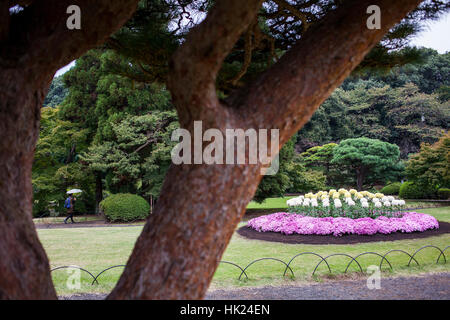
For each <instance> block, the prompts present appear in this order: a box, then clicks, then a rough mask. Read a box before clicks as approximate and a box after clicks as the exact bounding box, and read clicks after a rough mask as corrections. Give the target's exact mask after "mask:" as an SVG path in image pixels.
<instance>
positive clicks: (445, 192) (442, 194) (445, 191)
mask: <svg viewBox="0 0 450 320" xmlns="http://www.w3.org/2000/svg"><path fill="white" fill-rule="evenodd" d="M437 193H438V197H439V199H441V200H447V199H449V198H450V189H449V188H440V189H439V190H438V191H437Z"/></svg>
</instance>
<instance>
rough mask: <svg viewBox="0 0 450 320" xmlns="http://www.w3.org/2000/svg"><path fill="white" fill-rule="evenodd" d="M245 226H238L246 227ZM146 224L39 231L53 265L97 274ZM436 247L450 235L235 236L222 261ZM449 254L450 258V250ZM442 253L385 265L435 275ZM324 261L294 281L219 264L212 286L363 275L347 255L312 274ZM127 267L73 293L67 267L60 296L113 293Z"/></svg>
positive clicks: (302, 269) (304, 267)
mask: <svg viewBox="0 0 450 320" xmlns="http://www.w3.org/2000/svg"><path fill="white" fill-rule="evenodd" d="M420 212H424V213H429V214H432V215H434V216H435V217H436V218H437V219H438V220H440V221H449V222H450V207H443V208H435V209H423V210H420ZM243 224H244V223H241V224H240V225H239V227H240V226H242V225H243ZM141 229H142V226H131V227H101V228H70V229H69V228H68V229H40V230H38V234H39V237H40V239H41V241H42V243H43V245H44V247H45V249H46V251H47V254H48V256H49V259H50V263H51V266H52V267H57V266H63V265H77V266H79V267H82V268H85V269H87V270H89V271H90V272H91V273H93V274H94V275H96V274H98V273H99V272H101V271H102V270H103V269H105V268H108V267H110V266H113V265H120V264H125V263H126V261H127V259H128V256H129V254H130V252H131V250H132V248H133V245H134V243H135V241H136V238H137V237H138V235H139V233H140V231H141ZM430 244H431V245H435V246H438V247H440V248H441V249H444V248H445V247H446V246H448V245H450V234H446V235H441V236H437V237H430V238H425V239H418V240H400V241H392V242H373V243H366V244H354V245H294V244H282V243H271V242H264V241H259V240H248V239H245V238H243V237H241V236H239V235H238V234H235V235H234V236H233V238H232V240H231V242H230V244H229V246H228V248H227V250H226V251H225V254H224V256H223V258H222V260H224V261H230V262H233V263H236V264H238V265H240V266H241V267H242V268H244V267H245V266H247V265H248V264H249V263H250V262H251V261H253V260H255V259H259V258H264V257H271V258H276V259H281V260H283V261H285V262H289V260H290V259H291V258H292V257H293V256H294V255H296V254H298V253H300V252H308V251H312V252H316V253H318V254H320V255H322V256H326V255H330V254H334V253H347V254H350V255H352V256H356V255H357V254H359V253H362V252H365V251H372V252H377V253H380V254H384V253H386V252H388V251H389V250H392V249H402V250H405V251H407V252H409V253H411V254H412V253H414V252H415V251H416V250H417V249H419V248H420V247H422V246H425V245H430ZM445 253H446V255H447V256H448V259H450V250H447V251H446V252H445ZM438 255H439V251H438V250H436V249H433V248H427V249H425V250H423V251H421V252H419V253H418V254H417V255H416V259H417V260H418V261H419V263H420V266H419V267H417V266H415V263H414V261H413V262H412V263H411V267H406V265H407V263H408V260H409V257H408V256H406V255H403V254H401V253H392V254H390V255H389V256H388V259H389V261H390V262H391V264H392V266H393V271H390V270H389V268H388V265H387V264H386V263H385V262H384V263H383V270H385V271H384V274H386V275H394V276H396V275H408V274H420V273H430V272H449V271H450V262H447V264H444V263H443V261H444V260H443V259H442V257H441V259H440V261H439V263H438V264H436V259H437V257H438ZM380 259H381V258H380V257H377V256H372V255H367V256H362V257H360V258H358V262H360V264H361V266H362V267H363V269H364V271H365V270H366V268H367V267H368V266H369V265H379V263H380ZM319 261H320V259H319V258H318V257H315V256H312V255H303V256H300V257H298V258H297V259H295V260H294V261H293V262H292V264H291V267H292V269H293V271H294V273H295V279H293V278H291V277H284V278H283V276H282V274H283V272H284V269H285V266H284V265H283V264H282V263H280V262H276V261H273V260H264V261H260V262H257V263H255V264H253V265H251V266H250V267H249V268H248V269H247V270H246V272H247V274H248V276H249V279H248V280H243V281H239V280H237V278H238V277H239V275H240V270H239V269H237V268H236V267H234V266H232V265H229V264H220V266H219V268H218V269H217V271H216V274H215V276H214V279H213V282H212V284H211V287H212V288H219V287H220V288H223V287H236V286H262V285H269V284H270V285H285V284H293V283H298V282H305V281H308V282H309V281H328V280H329V279H333V278H355V277H361V276H362V275H359V273H357V272H356V271H357V270H358V267H357V265H356V264H355V263H354V262H353V263H352V264H351V266H350V268H349V272H348V273H347V274H345V275H344V274H343V272H344V270H345V268H346V266H347V264H348V263H349V262H350V259H349V258H346V257H340V256H338V257H332V258H330V259H329V260H328V261H329V264H330V267H331V269H332V271H333V273H332V275H329V273H328V269H327V267H326V265H325V264H324V263H322V264H321V265H320V266H319V268H318V269H317V272H316V275H317V276H314V277H312V276H311V274H312V272H313V270H314V267H315V266H316V265H317V263H318V262H319ZM122 270H123V269H122V268H115V269H111V270H109V271H107V272H105V273H104V274H102V275H101V276H100V277H99V285H93V286H91V282H92V278H90V276H89V275H88V274H86V273H84V272H81V275H82V281H81V288H80V289H79V290H69V289H68V288H67V285H66V283H67V279H68V277H69V276H70V273H68V270H67V269H60V270H57V271H54V272H53V273H52V274H53V279H54V283H55V286H56V289H57V291H58V293H59V294H69V293H75V292H108V291H110V290H111V289H112V287H113V286H114V284H115V283H116V281H117V279H118V277H119V275H120V273H121V272H122Z"/></svg>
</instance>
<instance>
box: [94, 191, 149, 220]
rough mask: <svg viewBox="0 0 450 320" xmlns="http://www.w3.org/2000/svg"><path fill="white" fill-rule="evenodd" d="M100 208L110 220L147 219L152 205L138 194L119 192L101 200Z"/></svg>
mask: <svg viewBox="0 0 450 320" xmlns="http://www.w3.org/2000/svg"><path fill="white" fill-rule="evenodd" d="M100 210H101V211H102V213H103V214H104V215H105V217H106V219H108V220H109V221H134V220H141V219H145V218H146V217H147V215H148V213H149V211H150V205H149V204H148V202H147V201H146V200H145V199H144V198H142V197H140V196H138V195H135V194H130V193H117V194H113V195H110V196H109V197H107V198H106V199H105V200H103V201H102V202H100Z"/></svg>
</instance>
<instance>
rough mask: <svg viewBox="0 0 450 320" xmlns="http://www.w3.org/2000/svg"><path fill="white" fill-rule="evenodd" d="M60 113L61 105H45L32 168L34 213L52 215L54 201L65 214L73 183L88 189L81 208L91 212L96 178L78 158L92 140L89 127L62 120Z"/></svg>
mask: <svg viewBox="0 0 450 320" xmlns="http://www.w3.org/2000/svg"><path fill="white" fill-rule="evenodd" d="M59 113H60V108H59V107H58V108H51V107H45V108H42V109H41V128H40V137H39V140H38V142H37V145H36V151H35V156H34V162H33V170H32V185H33V198H34V205H33V215H34V216H45V215H48V214H49V210H48V208H49V205H50V203H51V202H53V203H55V204H56V206H55V207H54V209H55V211H56V212H58V213H59V214H62V213H63V212H64V211H65V210H64V208H63V203H64V199H65V197H66V191H67V190H68V188H71V187H77V188H80V189H82V190H83V191H84V193H83V196H82V197H81V198H80V201H78V206H77V208H76V209H80V210H77V212H80V213H81V212H82V213H86V212H91V211H92V208H93V205H92V194H91V190H92V183H93V178H92V175H91V174H90V172H89V170H88V168H85V167H84V166H82V165H81V164H80V163H79V162H78V159H79V153H78V152H79V150H83V149H84V148H86V146H87V143H88V131H87V130H84V129H80V128H79V127H77V125H76V124H75V123H71V122H69V121H63V120H61V119H60V117H59ZM90 203H91V204H90ZM82 210H86V211H82Z"/></svg>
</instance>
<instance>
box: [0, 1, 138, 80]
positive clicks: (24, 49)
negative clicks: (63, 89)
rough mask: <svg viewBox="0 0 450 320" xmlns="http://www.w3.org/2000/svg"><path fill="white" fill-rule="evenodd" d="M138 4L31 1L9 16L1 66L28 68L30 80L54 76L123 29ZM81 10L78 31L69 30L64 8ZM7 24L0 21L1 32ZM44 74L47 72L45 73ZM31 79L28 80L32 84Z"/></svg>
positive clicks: (130, 2)
mask: <svg viewBox="0 0 450 320" xmlns="http://www.w3.org/2000/svg"><path fill="white" fill-rule="evenodd" d="M138 2H139V1H138V0H121V1H110V0H97V1H92V0H59V1H53V0H42V1H33V2H31V4H30V5H28V6H26V7H25V8H24V9H23V10H22V11H20V12H19V13H16V14H14V15H12V16H11V19H10V20H11V22H10V26H9V36H8V40H7V41H6V42H4V43H2V46H1V47H0V65H3V66H8V65H14V63H16V61H17V60H21V62H22V64H25V65H27V66H28V70H29V74H28V75H27V76H29V77H31V78H32V79H36V80H41V79H42V76H41V75H40V74H39V73H40V71H42V70H49V72H52V73H54V72H55V71H56V70H58V69H59V68H61V67H62V66H64V65H66V64H68V63H69V62H71V61H72V60H74V59H76V58H78V57H79V56H80V55H82V54H83V53H84V52H86V51H87V50H88V49H90V48H93V47H95V46H97V45H99V44H101V43H102V42H104V41H105V40H106V38H107V37H108V36H109V35H110V34H111V33H113V32H114V31H116V30H117V29H118V28H119V27H120V26H122V25H123V24H124V23H125V22H126V20H127V19H128V18H129V17H130V16H131V15H132V13H133V12H134V11H135V9H136V6H137V3H138ZM70 5H77V6H79V7H80V9H81V29H80V30H76V29H74V30H69V29H68V28H67V25H66V23H67V19H68V18H69V17H70V14H68V13H67V12H66V11H67V8H68V6H70ZM6 23H8V22H7V21H2V23H1V24H2V26H1V28H0V29H4V28H5V24H6ZM46 73H47V72H46ZM32 79H30V80H32Z"/></svg>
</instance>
